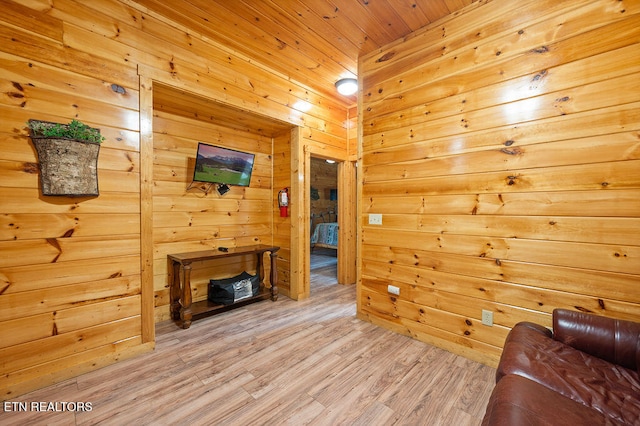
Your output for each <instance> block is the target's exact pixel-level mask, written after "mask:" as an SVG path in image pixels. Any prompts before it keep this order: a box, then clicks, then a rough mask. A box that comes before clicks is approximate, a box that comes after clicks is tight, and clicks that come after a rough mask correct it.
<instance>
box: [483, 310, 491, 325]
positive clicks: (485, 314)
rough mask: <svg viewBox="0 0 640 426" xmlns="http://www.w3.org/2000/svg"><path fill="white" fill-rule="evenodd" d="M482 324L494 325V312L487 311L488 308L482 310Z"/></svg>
mask: <svg viewBox="0 0 640 426" xmlns="http://www.w3.org/2000/svg"><path fill="white" fill-rule="evenodd" d="M482 324H484V325H488V326H489V327H492V326H493V312H491V311H487V310H486V309H483V310H482Z"/></svg>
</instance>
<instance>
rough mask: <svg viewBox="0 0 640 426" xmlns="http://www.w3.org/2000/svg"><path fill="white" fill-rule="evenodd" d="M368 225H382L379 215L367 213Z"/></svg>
mask: <svg viewBox="0 0 640 426" xmlns="http://www.w3.org/2000/svg"><path fill="white" fill-rule="evenodd" d="M369 225H382V215H381V214H379V213H369Z"/></svg>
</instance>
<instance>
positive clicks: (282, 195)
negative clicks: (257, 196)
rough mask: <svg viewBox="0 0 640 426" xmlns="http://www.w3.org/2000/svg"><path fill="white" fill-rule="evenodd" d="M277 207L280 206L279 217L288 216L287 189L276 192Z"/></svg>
mask: <svg viewBox="0 0 640 426" xmlns="http://www.w3.org/2000/svg"><path fill="white" fill-rule="evenodd" d="M278 206H280V217H288V216H289V188H284V189H282V190H280V192H278Z"/></svg>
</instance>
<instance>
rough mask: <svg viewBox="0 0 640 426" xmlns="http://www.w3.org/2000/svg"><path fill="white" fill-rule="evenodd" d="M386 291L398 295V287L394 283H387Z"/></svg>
mask: <svg viewBox="0 0 640 426" xmlns="http://www.w3.org/2000/svg"><path fill="white" fill-rule="evenodd" d="M387 291H388V292H389V293H391V294H395V295H396V296H400V287H396V286H395V285H391V284H389V285H388V286H387Z"/></svg>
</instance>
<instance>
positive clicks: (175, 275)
mask: <svg viewBox="0 0 640 426" xmlns="http://www.w3.org/2000/svg"><path fill="white" fill-rule="evenodd" d="M169 298H170V300H169V303H170V305H169V312H170V313H171V318H172V319H174V320H178V319H180V263H178V262H171V266H170V267H169Z"/></svg>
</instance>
